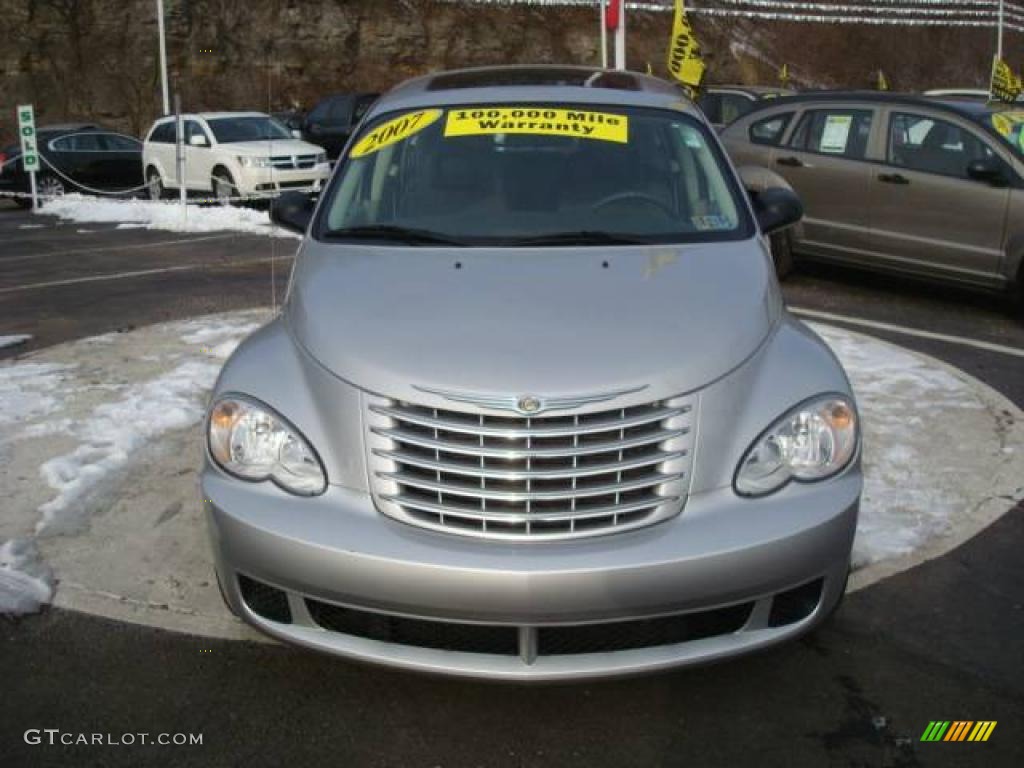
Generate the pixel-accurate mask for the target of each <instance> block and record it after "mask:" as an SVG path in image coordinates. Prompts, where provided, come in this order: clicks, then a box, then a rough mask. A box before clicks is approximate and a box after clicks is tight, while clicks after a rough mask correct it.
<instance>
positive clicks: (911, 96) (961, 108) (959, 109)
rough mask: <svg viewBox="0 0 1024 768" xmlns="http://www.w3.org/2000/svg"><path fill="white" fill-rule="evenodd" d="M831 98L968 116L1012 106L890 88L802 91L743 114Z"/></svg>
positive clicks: (761, 104)
mask: <svg viewBox="0 0 1024 768" xmlns="http://www.w3.org/2000/svg"><path fill="white" fill-rule="evenodd" d="M831 101H867V102H875V103H878V104H902V105H904V106H908V105H909V106H916V107H921V108H922V109H940V110H944V111H946V112H952V113H955V114H958V115H962V116H964V117H969V118H977V117H978V116H980V115H986V114H989V113H992V112H999V111H1001V110H1003V109H1013V108H1014V105H1013V104H990V103H989V104H987V103H985V102H981V101H977V100H976V99H966V98H965V99H958V98H956V97H955V96H948V97H943V96H924V95H922V94H919V93H892V92H889V91H804V92H802V93H798V94H795V95H793V96H780V97H778V98H776V99H769V100H768V101H764V102H759V103H758V105H757V106H756V107H754V109H753V110H751V111H750V112H748V113H747V114H746V115H744V116H743V117H744V118H747V117H749V116H750V115H753V114H757V113H759V112H761V111H763V110H766V109H773V108H776V107H779V106H784V105H786V104H807V103H828V102H831Z"/></svg>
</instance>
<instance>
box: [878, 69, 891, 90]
mask: <svg viewBox="0 0 1024 768" xmlns="http://www.w3.org/2000/svg"><path fill="white" fill-rule="evenodd" d="M875 87H876V88H877V89H878V90H879V91H888V90H889V81H888V80H886V79H885V72H883V71H882V70H878V81H877V83H876V85H875Z"/></svg>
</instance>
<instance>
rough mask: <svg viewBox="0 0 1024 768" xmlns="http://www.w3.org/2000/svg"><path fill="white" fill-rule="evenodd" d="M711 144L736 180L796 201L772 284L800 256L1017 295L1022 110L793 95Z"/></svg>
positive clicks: (898, 98)
mask: <svg viewBox="0 0 1024 768" xmlns="http://www.w3.org/2000/svg"><path fill="white" fill-rule="evenodd" d="M721 139H722V141H723V142H724V144H725V146H726V149H727V151H728V152H729V154H730V155H731V157H732V160H733V162H734V163H735V164H736V166H737V167H739V168H741V172H742V173H743V175H744V177H745V178H746V179H748V180H749V179H754V178H758V176H760V178H762V179H771V181H770V182H766V183H774V184H779V183H780V180H779V179H778V178H777V177H776V174H777V175H778V176H781V177H782V179H784V180H785V182H786V184H788V185H789V186H790V187H792V189H793V190H794V191H796V193H797V194H798V195H799V196H800V198H801V199H802V200H803V204H804V210H805V216H804V219H803V222H802V223H801V224H799V225H797V226H796V227H794V228H793V229H791V230H789V231H788V232H787V233H786V234H785V236H783V237H777V238H775V240H774V242H773V252H774V254H773V255H774V256H775V260H776V267H777V269H778V271H779V274H780V276H784V275H785V274H786V273H787V272H788V271H789V270H790V269H791V268H792V266H793V262H794V258H796V259H803V258H808V259H816V260H819V259H820V260H826V261H833V262H842V263H844V264H848V265H853V266H857V267H864V268H867V269H872V270H884V271H888V272H897V273H902V274H908V275H914V276H918V277H926V278H932V279H941V280H945V281H952V282H955V283H959V284H964V285H970V286H975V287H979V288H985V289H989V290H997V291H1010V290H1016V291H1017V293H1018V296H1020V295H1021V285H1022V282H1024V273H1022V267H1021V263H1022V260H1024V108H1021V107H1015V106H1013V105H993V104H988V105H986V104H981V103H978V102H969V101H952V100H949V101H941V100H937V99H927V98H922V97H920V96H910V95H900V94H885V93H872V92H849V93H838V92H829V93H819V94H804V95H800V96H793V97H786V98H780V99H777V100H774V101H773V102H771V103H768V104H766V105H764V106H761V107H758V108H756V109H754V110H753V111H752V112H750V113H748V114H747V115H744V116H743V117H741V118H740V119H739V120H737V121H736V122H734V123H733V124H731V125H730V126H728V127H727V128H726V129H725V131H723V133H722V134H721ZM745 166H761V167H763V168H768V169H770V170H771V173H767V174H766V173H764V172H763V171H758V170H757V169H755V168H751V167H747V168H744V167H745Z"/></svg>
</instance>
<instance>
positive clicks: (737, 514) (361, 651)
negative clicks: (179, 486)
mask: <svg viewBox="0 0 1024 768" xmlns="http://www.w3.org/2000/svg"><path fill="white" fill-rule="evenodd" d="M202 489H203V495H204V499H206V506H207V510H208V513H209V520H210V529H211V534H212V539H213V544H214V551H215V557H216V566H217V571H218V577H219V578H220V581H221V585H222V589H223V591H224V596H225V600H226V601H227V603H228V605H229V606H230V607H231V609H232V610H233V611H234V612H235V613H237V614H238V615H239V616H241V617H242V618H243V619H245V620H246V621H247V622H249V623H250V624H252V625H254V626H256V627H257V628H258V629H260V630H262V631H264V632H266V633H267V634H270V635H273V636H274V637H277V638H280V639H282V640H287V641H290V642H294V643H298V644H300V645H304V646H307V647H310V648H314V649H318V650H323V651H327V652H332V653H337V654H340V655H344V656H347V657H350V658H354V659H359V660H365V661H372V662H380V663H385V664H390V665H394V666H399V667H404V668H408V669H415V670H420V671H429V672H438V673H446V674H455V675H464V676H471V677H484V678H496V679H506V680H560V679H571V678H586V677H608V676H615V675H624V674H635V673H641V672H649V671H654V670H659V669H664V668H668V667H673V666H678V665H684V664H694V663H701V662H708V661H713V660H716V659H721V658H725V657H729V656H733V655H737V654H740V653H744V652H747V651H751V650H755V649H758V648H763V647H766V646H768V645H772V644H774V643H777V642H780V641H782V640H785V639H787V638H790V637H793V636H796V635H798V634H801V633H802V632H804V631H806V630H808V629H810V628H811V627H813V626H815V625H816V624H817V623H818V622H819V621H821V620H822V619H823V618H824V617H825V616H827V615H828V613H829V612H830V610H831V609H832V607H833V606H834V605H835V604H836V602H837V601H838V600H839V598H840V596H841V594H842V590H843V587H844V584H845V580H846V575H847V570H848V567H849V557H850V550H851V547H852V543H853V535H854V530H855V527H856V520H857V509H858V503H859V496H860V489H861V475H860V469H859V467H858V466H856V465H854V466H852V467H851V468H850V469H848V470H847V471H846V472H844V473H843V474H842V475H840V476H839V477H838V478H835V479H833V480H829V481H826V482H824V483H820V484H816V485H799V484H791V485H790V486H788V487H787V488H785V489H783V490H782V491H780V492H778V493H776V494H774V495H772V496H769V497H766V498H761V499H756V500H752V499H742V498H739V497H737V496H736V495H735V494H734V493H733V492H732V489H730V488H723V489H718V490H716V491H713V492H708V493H702V494H696V495H693V496H691V497H690V498H689V500H688V501H687V504H686V508H685V510H684V511H683V512H682V514H680V515H678V516H677V517H675V518H672V519H670V520H667V521H665V522H663V523H660V524H658V525H654V526H651V527H649V528H645V529H640V530H636V531H632V532H629V533H620V534H611V535H607V536H597V537H592V538H588V539H576V540H570V541H557V542H536V543H516V544H513V543H503V542H498V541H491V540H478V539H471V538H466V537H460V536H454V535H448V534H443V533H434V532H431V531H427V530H423V529H418V528H416V527H413V526H409V525H406V524H403V523H399V522H396V521H394V520H391V519H389V518H387V517H385V516H383V515H381V514H380V513H378V512H377V511H376V509H375V508H374V506H373V504H372V502H371V500H370V498H369V496H368V495H366V494H363V493H358V492H354V491H349V490H346V489H343V488H339V487H336V486H332V487H331V488H329V489H328V491H327V492H326V493H325V494H324V495H322V496H319V497H315V498H298V497H294V496H290V495H289V494H287V493H285V492H283V491H281V490H280V489H278V488H276V487H274V486H272V485H269V484H258V485H251V484H247V483H243V482H240V481H238V480H234V479H232V478H229V477H227V476H225V475H224V474H223V473H221V472H220V471H219V470H217V469H216V468H215V467H213V466H210V465H209V464H208V465H207V467H206V468H205V469H204V472H203V478H202ZM254 583H255V584H256V585H257V589H266V590H269V592H266V594H269V595H271V596H272V597H273V596H275V595H276V596H277V598H278V599H279V600H280V601H281V602H282V607H284V605H286V606H287V607H286V608H285V609H284V613H283V615H282V614H280V613H275V612H274V611H268V610H266V608H265V606H264V607H261V605H260V604H256V606H255V607H256V610H254V607H253V605H251V604H250V603H253V593H252V591H251V590H252V588H253V587H252V585H253V584H254ZM812 583H813V584H816V585H818V586H812V591H813V595H812V597H813V600H812V602H810V603H808V604H807V606H806V610H798V611H797V612H796V613H794V612H793V611H790V612H789V614H788V616H789V619H790V620H785V621H779V620H778V619H779V615H783V618H786V616H785V614H786V611H785V610H781V611H780V610H779V609H780V607H781V608H783V609H784V608H785V603H786V601H787V600H789V601H790V602H792V600H791V597H792V595H793V594H797V595H799V594H803V595H805V596H806V595H807V594H808V592H807V587H806V586H805V585H808V584H812ZM240 585H245V586H246V587H248V590H247V591H246V597H247V598H248V600H249V602H247V600H246V597H243V590H242V588H241V586H240ZM802 586H803V587H804V589H803V592H801V591H800V589H799V588H800V587H802ZM818 587H820V589H819V588H818ZM781 593H787V595H785V596H783V597H779V595H780V594H781ZM346 609H348V610H346ZM339 615H340V618H337V617H338V616H339ZM268 616H269V618H268ZM325 616H327V617H328V620H325V618H324V617H325ZM332 616H334V617H335V618H331V617H332ZM680 617H683V618H680ZM601 624H603V625H604V626H603V627H601V629H606V630H607V633H603V632H597V633H596V635H595V631H594V625H601ZM346 627H352V628H354V629H351V630H348V629H346ZM488 628H490V629H488ZM552 628H559V631H556V632H552V631H550V630H551V629H552ZM573 628H576V630H578V632H579V634H580V635H581V636H583V635H585V636H586V640H585V641H583V642H575V640H574V638H573V637H572V634H573V631H574V629H573ZM460 629H463V630H466V631H465V633H463V634H466V635H467V636H469V637H470V639H469V640H467V641H466V642H465V643H463V644H461V645H460V643H461V642H462V641H461V640H459V638H458V637H456V636H458V635H459V634H460V633H459V630H460ZM435 630H441V631H440V632H438V631H435ZM491 630H493V634H494V637H493V638H491V635H490V634H489V633H491ZM510 632H514V633H515V639H513V640H512V641H511V642H512V643H513V644H514V647H513V648H511V649H509V648H508V645H507V642H508V638H509V634H508V633H510ZM503 633H504V634H503ZM481 634H482V635H483V636H484V638H483V640H481V638H480V636H481ZM555 635H557V636H558V640H557V641H556V642H555V643H551V642H548V640H547V639H546V638H550V637H551V636H555ZM605 635H607V636H608V637H613V636H621V637H627V636H628V637H629V638H630V639H629V640H628V641H622V642H618V643H617V644H616V643H612V644H609V643H610V642H611V641H609V643H605V642H604V641H603V638H604V637H605ZM439 638H440V639H439ZM446 638H449V639H446ZM451 638H454V639H451ZM489 638H490V639H494V643H495V645H496V647H497V648H498V649H497V650H495V651H494V652H491V650H489V649H488V648H482V645H486V644H487V642H489ZM563 641H566V642H563ZM503 643H504V644H505V645H503ZM556 646H558V647H557V648H556ZM501 648H504V650H501ZM467 649H469V650H467ZM548 649H553V651H552V652H551V653H548V652H547V650H548Z"/></svg>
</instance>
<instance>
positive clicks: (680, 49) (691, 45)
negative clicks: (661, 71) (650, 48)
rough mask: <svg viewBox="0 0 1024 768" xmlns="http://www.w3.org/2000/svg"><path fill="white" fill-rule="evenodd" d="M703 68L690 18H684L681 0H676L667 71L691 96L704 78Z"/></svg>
mask: <svg viewBox="0 0 1024 768" xmlns="http://www.w3.org/2000/svg"><path fill="white" fill-rule="evenodd" d="M705 68H706V67H705V64H704V59H703V58H701V55H700V44H699V43H698V42H697V38H696V37H694V34H693V29H692V28H691V27H690V20H689V19H688V18H686V9H685V8H684V7H683V0H676V14H675V20H674V21H673V22H672V38H671V40H670V41H669V46H668V73H669V74H670V75H672V77H674V78H675V79H676V80H678V81H679V82H680V83H681V84H682V85H683V86H684V87H685V88H686V90H687V91H689V92H690V96H691V97H693V96H695V95H696V93H697V89H698V88H700V84H701V82H703V80H704V70H705Z"/></svg>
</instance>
